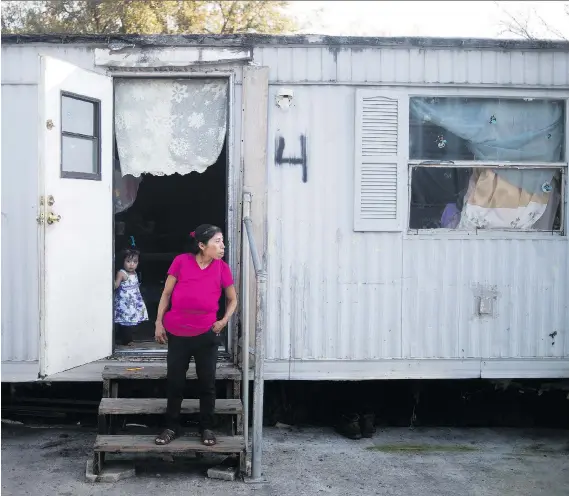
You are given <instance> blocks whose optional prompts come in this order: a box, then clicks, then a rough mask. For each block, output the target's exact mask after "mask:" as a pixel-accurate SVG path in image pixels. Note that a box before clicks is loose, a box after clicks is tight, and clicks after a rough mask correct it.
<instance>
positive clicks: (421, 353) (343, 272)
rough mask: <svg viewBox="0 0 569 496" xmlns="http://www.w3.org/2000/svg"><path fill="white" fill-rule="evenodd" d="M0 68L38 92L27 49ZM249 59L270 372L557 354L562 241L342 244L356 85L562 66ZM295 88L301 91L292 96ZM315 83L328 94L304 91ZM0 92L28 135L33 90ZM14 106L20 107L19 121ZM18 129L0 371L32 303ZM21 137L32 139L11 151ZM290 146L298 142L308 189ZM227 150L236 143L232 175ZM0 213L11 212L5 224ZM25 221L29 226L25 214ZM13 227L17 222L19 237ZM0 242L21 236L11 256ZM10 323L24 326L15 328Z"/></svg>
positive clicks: (66, 55)
mask: <svg viewBox="0 0 569 496" xmlns="http://www.w3.org/2000/svg"><path fill="white" fill-rule="evenodd" d="M41 52H42V53H44V54H47V55H51V56H55V57H58V58H61V59H64V60H67V61H70V62H72V63H75V64H77V65H78V66H80V67H83V68H85V69H91V70H93V69H94V65H93V60H94V58H93V48H90V47H79V46H65V47H60V46H42V47H41ZM2 55H3V56H2V80H3V82H11V83H14V82H17V81H19V82H23V83H26V84H28V85H29V84H30V83H32V84H35V83H37V79H38V67H39V65H38V62H37V48H36V47H33V46H4V47H3V48H2ZM254 55H255V63H256V64H259V65H265V66H268V67H269V68H270V80H271V82H272V83H273V84H274V85H275V86H272V87H271V91H270V101H269V160H268V168H269V171H268V181H269V205H268V225H269V278H270V279H269V281H270V294H269V305H270V309H269V315H268V317H269V326H268V330H267V333H268V335H267V358H268V359H289V358H292V359H323V358H329V359H334V358H338V359H374V358H390V357H479V356H482V357H513V356H521V357H528V356H546V357H547V356H551V357H560V356H569V338H566V337H565V336H566V333H567V323H568V322H569V310H568V306H569V297H568V296H567V295H568V294H569V293H568V290H569V288H568V282H567V281H568V280H569V272H568V271H569V269H568V263H569V262H568V257H567V255H568V246H569V245H568V244H567V242H566V240H561V239H551V240H549V241H541V240H532V241H529V240H515V239H511V240H503V241H491V240H484V241H481V240H476V241H473V240H441V239H437V240H435V239H423V238H411V239H406V238H405V237H404V236H403V235H402V234H400V233H399V234H395V233H354V232H353V176H354V174H353V165H354V132H353V130H354V91H355V85H357V84H374V83H377V84H389V83H398V84H399V83H400V84H409V83H413V84H419V85H421V84H426V85H433V86H436V84H437V83H456V84H462V83H466V84H482V85H488V86H492V85H501V86H507V85H517V86H524V85H529V86H542V87H544V88H551V87H565V88H566V87H568V86H569V53H565V52H547V51H531V52H530V51H528V52H515V51H492V50H483V51H475V50H468V51H461V50H451V49H448V50H447V49H436V50H419V49H406V48H405V49H403V48H402V49H391V48H389V49H383V48H381V49H380V48H373V49H359V48H358V49H355V48H342V49H335V48H326V47H318V46H314V47H312V46H311V47H261V48H256V49H255V51H254ZM96 70H100V69H96ZM239 80H240V75H239V77H238V78H237V81H238V82H239ZM302 82H305V83H307V84H306V85H298V83H302ZM319 82H322V83H327V82H331V83H335V85H318V84H312V83H319ZM284 83H291V84H293V86H292V87H293V90H294V99H293V102H294V105H293V108H291V109H290V110H289V111H288V112H284V111H282V110H280V109H278V108H277V107H276V106H275V105H274V101H275V96H276V91H277V89H278V88H279V87H281V86H282V84H284ZM338 83H346V84H345V85H341V84H338ZM277 85H281V86H277ZM352 85H353V86H352ZM239 88H240V86H237V87H236V99H235V105H236V107H235V108H236V109H240V98H239V97H240V93H239ZM4 91H7V92H8V94H7V96H5V94H3V98H4V101H3V103H4V107H3V119H6V118H7V117H5V116H6V115H9V116H11V115H13V114H12V112H10V107H9V104H10V102H14V105H16V102H17V109H18V112H19V114H20V115H21V116H23V115H26V114H30V113H32V112H33V116H34V118H33V119H34V120H33V122H34V123H35V115H36V111H35V109H36V108H37V101H36V98H37V95H36V87H35V86H22V87H16V86H7V87H5V88H3V92H4ZM17 91H20V92H21V93H20V94H16V93H14V92H17ZM22 101H25V102H27V103H26V105H25V106H23V107H22V103H21V102H22ZM22 109H23V110H22ZM12 110H13V109H12ZM237 115H239V114H238V113H236V116H237ZM16 129H19V128H17V127H16V126H15V125H13V124H12V123H8V124H6V123H3V136H2V144H3V145H4V146H3V152H2V153H3V157H2V159H3V160H2V161H3V171H2V179H3V181H2V184H3V188H4V189H3V205H2V223H3V224H2V228H3V229H4V231H3V235H4V236H3V244H4V246H3V257H2V258H3V264H10V267H21V266H23V265H22V264H24V266H25V267H26V275H25V276H24V277H23V278H19V279H18V278H17V277H16V273H15V272H11V273H10V267H9V268H8V269H7V270H8V273H7V272H6V270H5V269H4V266H3V270H2V273H3V275H2V277H3V281H2V283H3V288H4V291H3V302H2V305H3V308H2V310H3V312H2V319H3V322H2V329H3V333H4V332H7V331H6V330H7V329H10V331H9V335H6V336H5V335H4V334H3V336H2V337H3V346H2V359H3V360H33V359H37V354H38V353H37V343H38V336H37V327H38V326H37V321H38V315H37V293H34V291H36V289H34V287H33V284H32V279H33V282H35V281H36V279H35V274H36V271H37V257H36V258H34V257H35V256H36V255H35V254H34V253H33V251H34V250H35V240H34V239H32V238H33V236H35V235H36V229H35V226H34V229H33V233H32V230H31V227H30V230H28V231H26V230H23V229H22V226H21V224H20V223H19V222H17V220H18V217H17V216H18V215H21V210H20V213H18V211H17V210H19V209H20V207H21V204H20V203H18V202H23V204H24V206H25V205H28V204H29V205H28V207H29V206H30V205H35V203H29V200H30V199H31V197H30V198H28V197H27V196H26V195H29V194H31V193H30V192H32V191H33V192H34V193H33V195H34V198H33V200H34V201H35V200H36V192H37V174H36V172H35V171H36V170H35V164H36V161H37V154H36V153H37V151H36V149H35V148H33V147H29V146H28V145H27V144H28V143H33V144H34V146H36V144H37V139H36V136H35V132H36V129H35V124H33V125H32V126H31V127H30V126H25V129H21V130H20V131H18V132H16ZM6 133H16V134H17V136H16V134H12V135H11V136H10V137H8V136H7V134H6ZM24 133H32V134H33V136H30V137H29V138H24V136H25V134H24ZM301 135H304V136H305V138H306V178H305V179H306V180H305V181H304V178H303V164H302V162H303V159H302V150H301V139H300V138H301ZM278 137H282V138H284V149H283V151H282V157H281V158H280V159H279V160H275V153H276V151H277V147H276V144H275V140H276V139H277V138H278ZM24 139H25V143H26V146H20V145H19V146H17V147H14V148H16V151H15V150H14V148H13V147H7V146H6V143H8V144H9V143H18V142H19V143H23V142H24ZM240 139H241V137H240V136H239V133H238V132H237V133H236V134H235V140H236V147H237V148H236V151H235V160H236V161H237V160H240V154H239V151H238V149H239V145H238V143H239V141H240ZM244 139H245V138H244ZM18 140H19V141H18ZM11 148H12V150H10V149H11ZM18 153H19V154H20V155H19V158H18ZM22 154H23V155H22ZM28 154H29V155H28ZM32 155H33V158H32ZM5 157H6V158H5ZM14 157H16V159H17V160H21V159H22V158H23V157H27V159H26V161H25V164H31V165H30V166H29V167H30V168H27V167H28V166H26V167H24V168H22V169H21V170H20V169H17V172H14V173H15V174H17V178H14V179H12V180H11V179H9V176H7V174H10V173H11V172H6V165H4V164H7V163H10V161H14V160H15V159H14ZM277 162H279V163H277ZM22 163H24V162H22ZM236 163H238V162H236ZM245 165H246V164H245ZM32 166H33V167H32ZM20 175H21V176H22V178H23V177H24V175H25V177H26V178H25V179H23V180H25V183H26V184H28V185H29V188H30V189H29V191H28V192H27V193H25V195H24V197H22V198H19V199H18V198H15V197H12V196H10V194H11V193H12V192H10V191H8V192H7V193H5V191H6V185H7V183H8V181H16V179H18V178H20ZM11 184H12V183H11ZM26 198H28V199H27V200H26ZM5 200H6V202H8V201H9V203H10V205H11V206H10V208H6V210H5V205H8V203H5ZM26 202H28V203H26ZM30 208H34V207H30ZM6 214H9V216H8V217H6ZM12 218H13V219H14V221H15V222H14V224H12V223H11V222H12ZM28 218H33V219H35V213H34V215H32V216H31V217H29V216H28ZM15 224H20V225H19V227H18V229H16V228H15ZM5 226H7V227H5ZM10 229H12V230H13V231H14V232H16V236H20V238H22V239H20V241H18V243H15V242H14V239H15V238H13V237H12V238H11V237H10V234H9V233H10V232H11V231H10ZM24 238H25V239H24ZM8 241H10V244H9V245H8V244H7V243H8ZM18 246H26V247H29V248H26V249H29V250H30V253H23V252H20V251H18V250H17V247H18ZM6 255H9V257H10V258H9V257H7V256H6ZM18 257H21V258H20V259H19V258H18ZM30 257H31V258H30ZM13 260H19V261H18V262H15V263H13ZM34 264H35V265H34ZM7 274H8V275H7ZM31 274H33V275H34V277H33V278H32V276H31ZM7 277H8V280H7V279H6V278H7ZM14 278H15V279H17V280H15V281H14V280H13V279H14ZM18 284H21V286H18ZM30 284H32V286H30ZM10 285H11V286H10ZM10 287H12V288H13V290H12V291H10V290H9V289H7V288H10ZM30 287H31V288H32V289H31V290H30ZM534 288H535V290H534ZM7 291H10V294H9V295H10V310H8V311H6V310H5V308H6V304H5V302H6V301H7V300H5V298H6V296H7ZM30 291H31V293H30ZM476 291H490V292H492V291H495V292H496V294H497V299H496V305H497V306H496V316H495V317H494V318H493V319H489V318H486V319H481V318H474V317H473V314H474V296H475V293H476ZM16 295H20V297H18V298H16V297H15V296H16ZM24 295H26V296H27V297H23V296H24ZM550 295H552V296H550ZM17 305H26V309H25V310H23V309H22V308H19V307H17ZM28 307H29V308H28ZM34 309H35V310H34ZM34 311H35V312H36V313H35V314H34ZM10 312H11V313H10ZM15 315H18V316H19V315H26V317H25V318H24V320H18V321H14V318H13V317H14V316H15ZM555 332H557V334H555ZM549 334H551V335H552V336H553V337H551V336H549ZM553 343H554V344H553Z"/></svg>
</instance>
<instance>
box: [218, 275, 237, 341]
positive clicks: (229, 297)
mask: <svg viewBox="0 0 569 496" xmlns="http://www.w3.org/2000/svg"><path fill="white" fill-rule="evenodd" d="M225 299H226V301H227V306H226V309H225V315H224V316H223V318H222V319H221V320H218V321H217V322H216V323H215V324H213V327H212V329H213V332H217V333H219V332H221V331H222V329H223V328H224V327H225V326H226V325H227V323H228V322H229V319H230V318H231V316H232V315H233V314H234V313H235V310H236V309H237V292H236V291H235V286H234V285H233V284H232V285H231V286H228V287H227V288H225Z"/></svg>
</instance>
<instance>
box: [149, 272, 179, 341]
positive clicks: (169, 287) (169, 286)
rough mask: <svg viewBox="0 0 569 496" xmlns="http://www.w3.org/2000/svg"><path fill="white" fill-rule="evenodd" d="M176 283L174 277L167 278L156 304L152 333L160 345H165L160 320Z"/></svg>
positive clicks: (164, 333)
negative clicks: (154, 323)
mask: <svg viewBox="0 0 569 496" xmlns="http://www.w3.org/2000/svg"><path fill="white" fill-rule="evenodd" d="M177 281H178V280H177V279H176V278H175V277H174V276H168V277H167V279H166V284H165V285H164V291H162V296H161V297H160V303H158V315H157V317H156V331H155V332H154V337H155V338H156V341H158V342H159V343H161V344H164V343H166V329H164V324H163V323H162V319H163V318H164V314H165V313H166V311H167V310H168V307H169V306H170V299H171V298H172V292H173V291H174V286H176V282H177Z"/></svg>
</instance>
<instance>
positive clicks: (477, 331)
mask: <svg viewBox="0 0 569 496" xmlns="http://www.w3.org/2000/svg"><path fill="white" fill-rule="evenodd" d="M441 238H442V237H441V236H437V239H416V240H413V239H411V240H409V239H408V240H405V241H404V242H403V253H404V258H403V281H404V282H403V356H404V357H407V358H451V357H460V358H473V357H484V358H511V357H569V336H568V333H569V296H568V295H569V243H567V241H566V240H564V239H554V238H552V239H551V240H550V241H547V240H519V239H518V240H516V239H510V240H498V239H495V240H476V239H466V240H458V239H455V240H452V239H444V238H442V239H441ZM479 292H483V293H485V294H487V295H489V296H492V295H495V297H496V300H495V303H494V305H495V308H494V311H495V314H494V316H493V317H490V316H479V315H477V314H476V311H475V295H476V294H477V293H479Z"/></svg>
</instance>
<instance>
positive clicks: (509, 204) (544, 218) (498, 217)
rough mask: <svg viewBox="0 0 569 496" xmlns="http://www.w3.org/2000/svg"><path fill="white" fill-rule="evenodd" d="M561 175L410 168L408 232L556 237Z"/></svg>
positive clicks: (558, 172) (554, 172)
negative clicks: (478, 231) (525, 233)
mask: <svg viewBox="0 0 569 496" xmlns="http://www.w3.org/2000/svg"><path fill="white" fill-rule="evenodd" d="M561 177H562V170H561V169H550V168H540V169H530V168H528V169H524V170H520V169H495V168H492V167H474V168H467V167H412V169H411V202H410V215H409V227H410V229H456V230H476V229H500V230H521V231H559V230H560V229H561V224H562V220H561Z"/></svg>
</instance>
